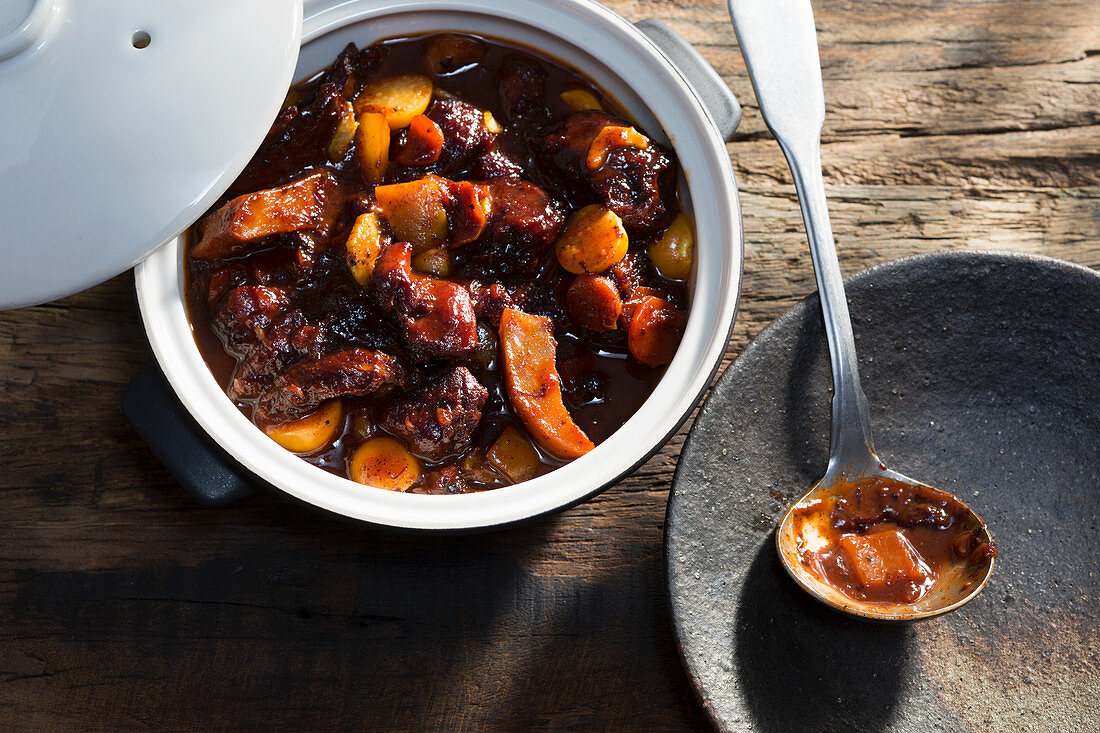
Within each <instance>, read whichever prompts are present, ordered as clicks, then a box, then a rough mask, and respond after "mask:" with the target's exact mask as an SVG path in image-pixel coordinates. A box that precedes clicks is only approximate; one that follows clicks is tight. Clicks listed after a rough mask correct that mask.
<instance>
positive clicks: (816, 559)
mask: <svg viewBox="0 0 1100 733" xmlns="http://www.w3.org/2000/svg"><path fill="white" fill-rule="evenodd" d="M970 515H971V512H970V510H969V509H968V508H967V507H966V505H964V504H963V503H962V502H960V501H959V500H958V499H956V498H955V497H954V496H952V495H951V494H949V493H947V492H945V491H940V490H939V489H934V488H932V487H930V486H922V485H913V484H907V483H903V482H901V481H896V480H894V479H890V478H887V477H884V476H871V477H867V478H860V479H857V480H855V481H851V482H845V483H843V484H840V485H837V486H835V487H834V489H833V491H832V492H831V493H830V494H829V495H827V496H825V497H823V498H820V499H816V500H814V501H810V502H807V503H806V504H805V505H804V506H799V507H796V508H795V509H794V510H793V511H792V516H791V519H792V521H793V523H794V536H795V538H796V549H797V554H798V561H799V563H800V564H801V565H802V566H803V567H804V568H806V570H807V571H809V572H810V573H811V574H812V575H813V576H814V577H816V578H817V579H818V580H820V581H821V582H823V583H826V584H827V585H830V586H832V587H833V588H835V589H836V590H838V591H840V592H841V593H843V594H844V595H846V596H848V597H849V598H851V599H853V600H856V601H861V602H867V603H888V604H899V603H903V604H908V603H915V602H916V601H919V600H920V599H921V598H923V597H924V596H925V595H927V594H928V593H929V591H931V590H932V588H933V587H934V586H935V584H936V580H937V579H938V578H939V577H940V575H941V574H942V573H943V572H944V571H945V570H946V569H947V568H948V567H950V566H952V565H955V564H967V565H970V564H973V565H981V564H984V563H986V562H987V561H989V560H991V559H992V558H994V557H996V556H997V549H996V546H995V545H994V544H993V542H991V541H986V540H985V539H984V533H983V532H982V531H981V528H980V527H977V526H974V525H973V524H972V523H970V522H967V519H968V517H970Z"/></svg>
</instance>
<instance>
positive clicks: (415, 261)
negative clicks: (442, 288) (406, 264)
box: [412, 247, 452, 277]
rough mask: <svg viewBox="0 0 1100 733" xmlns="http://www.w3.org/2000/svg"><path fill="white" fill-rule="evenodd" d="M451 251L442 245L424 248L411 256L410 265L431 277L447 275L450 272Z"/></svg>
mask: <svg viewBox="0 0 1100 733" xmlns="http://www.w3.org/2000/svg"><path fill="white" fill-rule="evenodd" d="M451 264H452V263H451V253H450V252H448V251H447V250H445V249H443V248H442V247H437V248H435V249H426V250H424V251H423V252H421V253H420V254H418V255H414V256H413V258H412V267H413V269H414V270H416V271H417V272H423V273H424V274H425V275H431V276H432V277H448V276H449V275H450V274H451Z"/></svg>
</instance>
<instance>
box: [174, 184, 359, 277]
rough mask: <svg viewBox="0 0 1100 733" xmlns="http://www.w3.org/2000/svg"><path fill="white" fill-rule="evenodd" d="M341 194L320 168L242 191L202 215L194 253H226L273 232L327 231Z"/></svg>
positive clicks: (214, 255) (201, 256) (212, 256)
mask: <svg viewBox="0 0 1100 733" xmlns="http://www.w3.org/2000/svg"><path fill="white" fill-rule="evenodd" d="M337 198H338V196H337V189H336V183H335V182H334V181H333V179H332V177H331V176H329V174H328V173H325V172H322V171H318V172H317V173H311V174H310V175H308V176H305V177H304V178H300V179H298V180H297V181H294V182H292V183H288V184H286V185H285V186H279V187H278V188H269V189H266V190H263V191H256V192H254V193H246V194H244V195H242V196H238V197H237V198H235V199H233V200H232V201H229V202H228V203H226V204H224V205H223V206H222V207H221V208H219V209H218V210H217V211H215V212H214V213H212V214H210V215H208V216H207V217H206V218H205V219H203V222H202V224H201V225H200V226H199V234H200V238H199V241H198V243H197V244H196V245H195V246H194V247H193V248H192V249H191V256H192V257H194V258H197V259H200V260H201V259H216V258H219V257H228V256H230V255H235V254H239V253H240V252H242V251H244V250H246V249H248V248H249V247H250V246H252V245H253V244H254V243H256V242H257V241H259V240H261V239H263V238H264V237H269V236H271V235H273V234H290V233H292V232H303V231H309V232H316V233H317V234H319V235H321V236H325V235H327V234H328V232H329V230H330V229H331V228H332V225H333V223H334V221H335V218H336V212H337V209H338V204H339V201H338V200H337Z"/></svg>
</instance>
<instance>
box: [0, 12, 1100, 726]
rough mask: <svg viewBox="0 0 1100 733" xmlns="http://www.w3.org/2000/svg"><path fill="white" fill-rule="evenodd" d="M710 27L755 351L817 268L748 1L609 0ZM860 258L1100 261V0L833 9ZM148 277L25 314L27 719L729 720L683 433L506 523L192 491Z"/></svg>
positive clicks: (693, 36) (827, 32)
mask: <svg viewBox="0 0 1100 733" xmlns="http://www.w3.org/2000/svg"><path fill="white" fill-rule="evenodd" d="M608 5H610V6H611V7H612V8H613V9H615V10H617V11H619V12H620V13H622V14H623V15H625V16H627V17H629V18H632V19H640V18H643V17H657V18H661V19H663V20H665V21H667V22H669V23H670V24H671V25H673V27H675V28H676V29H677V30H679V31H680V32H681V33H683V34H684V35H685V36H686V37H687V38H688V39H689V40H691V41H692V42H693V43H695V44H696V45H697V47H698V48H699V49H700V50H701V51H702V52H703V54H704V55H705V56H706V57H707V58H708V59H709V60H710V61H711V62H712V63H713V64H714V65H715V67H716V68H717V69H718V70H719V71H720V73H721V74H722V75H723V76H724V77H725V78H726V80H727V81H728V82H729V83H730V84H731V86H732V87H733V88H734V90H735V91H736V92H737V93H738V94H739V96H740V98H741V100H742V102H743V103H744V104H745V107H746V115H745V121H744V126H743V128H742V133H741V135H740V137H739V139H738V141H736V142H734V143H733V144H731V145H730V147H729V151H730V155H731V156H732V159H733V161H734V165H735V169H736V173H737V176H738V180H739V183H740V185H741V187H742V203H743V206H744V212H745V236H746V261H745V283H744V294H743V297H742V301H741V308H740V315H739V318H738V324H737V327H736V331H735V334H734V337H733V339H732V341H731V343H730V348H729V351H728V355H727V356H728V358H732V357H733V356H735V355H736V354H737V353H738V352H739V351H740V350H741V349H742V348H744V346H745V345H746V344H747V343H748V341H749V340H750V339H751V338H752V337H753V336H754V335H755V334H756V333H758V332H759V331H760V329H761V328H763V327H764V326H765V325H766V324H767V323H768V322H769V321H770V320H772V319H773V318H775V317H776V316H778V315H780V314H781V313H782V312H783V311H784V310H786V309H787V308H788V307H790V306H791V305H792V304H793V303H795V302H796V301H798V300H799V299H801V298H802V297H804V296H806V295H807V294H809V293H810V292H812V290H813V276H812V271H811V267H810V262H809V257H808V255H807V252H806V250H805V245H804V238H803V237H804V235H803V233H802V225H801V219H800V216H799V213H798V209H797V205H796V201H795V199H794V194H793V189H792V188H791V186H790V185H789V175H788V173H787V170H786V166H785V165H784V163H783V160H782V156H781V154H780V153H779V150H778V149H777V148H776V146H775V145H774V143H773V142H772V141H771V140H770V138H769V137H768V136H767V133H766V131H765V130H764V127H763V125H762V123H761V120H760V117H759V114H758V112H757V110H756V108H755V100H754V98H753V97H752V93H751V88H750V86H749V83H748V80H747V76H746V74H745V70H744V65H743V63H742V61H741V58H740V56H739V54H738V53H737V50H736V45H735V38H734V34H733V30H732V29H731V28H730V27H729V25H728V23H727V15H726V10H725V6H724V3H723V2H721V1H720V0H684V1H682V2H679V1H678V2H656V1H654V2H641V1H636V2H634V1H630V0H614V1H612V2H608ZM815 6H816V15H817V24H818V28H819V31H820V35H821V56H822V61H823V64H824V66H825V90H826V96H827V98H828V102H829V104H828V121H827V122H826V129H825V135H824V140H825V144H824V148H823V157H824V164H825V167H826V179H827V183H828V189H829V194H830V196H831V210H832V212H833V228H834V230H835V232H836V235H837V238H838V242H839V248H840V255H841V260H842V266H843V268H844V270H845V271H846V272H849V273H850V272H855V271H856V270H859V269H861V268H863V267H866V266H869V265H872V264H876V263H879V262H883V261H886V260H889V259H893V258H896V257H900V256H904V255H909V254H915V253H918V252H927V251H933V250H938V249H944V248H957V247H967V248H1001V249H1013V250H1020V251H1025V252H1031V253H1038V254H1046V255H1052V256H1055V257H1061V258H1064V259H1068V260H1072V261H1074V262H1078V263H1081V264H1084V265H1087V266H1090V267H1094V268H1100V30H1098V29H1100V5H1097V3H1096V2H1095V0H1063V1H1062V2H1052V1H1048V0H1033V1H1032V2H1024V1H1021V0H1004V1H994V0H970V1H969V2H959V1H957V0H952V1H950V2H949V1H947V0H925V1H923V2H922V1H920V0H883V1H882V2H854V1H852V2H849V1H842V0H819V1H818V2H816V3H815ZM130 288H131V285H130V279H129V277H128V276H122V277H118V278H115V279H114V280H112V281H110V282H108V283H106V284H104V285H102V286H100V287H97V288H94V289H93V290H91V291H89V292H86V293H83V294H80V295H77V296H74V297H71V298H68V299H66V300H64V301H61V302H59V303H55V304H51V305H46V306H42V307H38V308H31V309H27V310H23V311H20V312H16V313H4V314H0V390H2V394H3V398H4V407H5V409H4V418H3V420H2V421H0V502H2V504H0V538H2V545H0V548H2V549H0V729H5V730H7V729H13V728H22V729H28V730H46V729H78V730H87V729H96V728H136V727H156V728H160V729H183V728H195V727H202V728H246V729H247V728H252V729H256V728H268V727H274V726H275V725H276V724H282V725H284V726H285V727H287V728H289V729H302V728H315V727H317V728H319V727H322V726H323V727H325V728H327V729H334V730H344V729H377V730H393V731H397V730H410V731H418V730H524V729H553V730H570V729H579V730H646V731H655V730H691V729H705V727H706V721H705V719H704V717H703V716H702V713H701V712H700V710H699V709H698V707H697V705H696V703H695V701H694V699H693V697H692V693H691V691H690V688H689V686H688V683H687V680H686V678H685V676H684V674H683V672H682V671H681V668H680V663H679V660H678V658H677V654H676V650H675V641H674V638H673V634H672V631H671V627H670V625H669V619H668V612H667V610H666V599H665V590H664V580H663V574H662V549H661V531H662V521H663V513H664V505H665V500H666V498H667V493H668V488H669V482H670V480H671V476H672V470H673V467H674V462H675V457H676V455H677V452H678V451H679V449H680V446H681V445H682V442H683V431H681V434H680V435H678V436H676V437H675V438H674V439H673V440H672V441H671V442H670V443H669V445H668V446H667V447H666V448H665V449H664V450H662V451H661V453H660V454H659V455H657V456H656V457H654V458H653V459H652V460H650V461H649V462H648V463H647V464H646V465H645V466H643V467H642V468H640V469H639V470H638V471H637V472H635V474H634V475H632V476H631V477H629V478H628V479H626V480H624V481H623V482H622V483H621V484H620V485H619V486H617V487H615V488H613V489H611V490H609V491H607V492H606V493H604V494H602V495H601V496H599V497H597V498H596V499H594V500H593V501H591V502H589V503H587V504H584V505H582V506H579V507H577V508H575V509H572V510H570V511H568V512H565V513H563V514H561V515H559V516H556V517H552V518H549V519H546V520H543V521H540V522H538V523H535V524H532V525H530V526H526V527H521V528H518V529H512V530H508V531H505V532H500V533H496V534H491V535H487V536H479V537H458V538H435V537H432V538H428V537H420V536H408V535H393V534H389V533H385V532H381V531H378V530H373V529H368V528H364V527H361V526H358V525H355V524H352V523H350V522H344V521H341V520H338V519H335V518H332V517H329V516H326V515H323V514H321V513H319V512H317V511H314V510H312V509H310V508H308V507H303V506H299V505H297V504H296V503H294V502H292V501H290V500H289V499H286V498H284V497H281V496H275V495H268V496H263V497H260V498H256V499H252V500H249V501H246V502H244V503H242V504H239V505H237V506H234V507H232V508H228V509H221V510H204V509H200V508H199V507H197V506H196V505H195V504H194V503H193V502H192V501H190V500H189V499H188V498H187V497H186V496H185V495H184V494H183V492H182V490H181V489H180V488H179V487H178V486H176V485H175V484H174V482H173V480H172V479H171V477H169V476H168V474H167V473H166V472H165V471H164V470H163V469H162V468H161V467H160V465H159V464H158V463H157V461H156V460H155V459H154V458H153V457H152V456H151V454H150V453H149V452H148V450H147V449H146V448H145V447H144V445H143V444H142V443H141V442H140V441H139V440H138V439H137V438H136V436H135V435H134V433H133V432H132V431H131V429H130V427H129V426H128V424H127V423H126V421H125V419H124V418H123V416H122V413H121V411H120V408H119V400H120V397H121V394H122V391H123V389H124V388H125V386H126V385H127V383H128V382H129V380H130V379H131V378H132V377H133V376H134V375H135V374H136V372H137V370H138V369H139V367H140V365H141V364H142V363H143V362H144V361H145V360H146V359H147V358H148V352H147V350H146V347H145V345H144V343H143V340H142V332H141V327H140V324H139V320H138V316H137V312H136V310H135V308H134V305H133V302H132V296H131V292H130Z"/></svg>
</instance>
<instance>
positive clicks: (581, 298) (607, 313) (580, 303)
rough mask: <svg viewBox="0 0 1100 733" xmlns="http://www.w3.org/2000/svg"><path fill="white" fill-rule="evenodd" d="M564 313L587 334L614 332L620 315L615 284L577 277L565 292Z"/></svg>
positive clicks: (620, 307)
mask: <svg viewBox="0 0 1100 733" xmlns="http://www.w3.org/2000/svg"><path fill="white" fill-rule="evenodd" d="M565 311H566V313H568V314H569V318H570V320H572V321H573V323H575V324H577V325H578V326H581V327H582V328H586V329H588V330H589V331H594V332H596V333H603V332H606V331H614V330H615V328H616V327H617V326H618V324H619V316H620V315H621V314H622V312H623V301H622V298H621V297H620V296H619V289H618V288H617V287H615V283H613V282H611V281H610V280H608V279H607V278H606V277H602V276H600V275H578V276H577V277H576V279H574V280H573V282H572V283H571V284H570V285H569V289H568V290H567V291H566V292H565Z"/></svg>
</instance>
